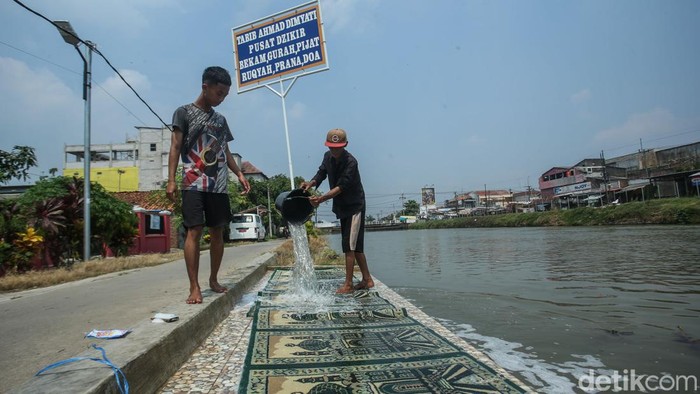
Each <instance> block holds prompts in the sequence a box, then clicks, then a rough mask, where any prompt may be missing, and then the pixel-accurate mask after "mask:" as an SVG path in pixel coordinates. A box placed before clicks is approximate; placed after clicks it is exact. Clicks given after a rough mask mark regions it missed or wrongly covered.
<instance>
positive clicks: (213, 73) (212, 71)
mask: <svg viewBox="0 0 700 394" xmlns="http://www.w3.org/2000/svg"><path fill="white" fill-rule="evenodd" d="M202 83H206V84H207V85H215V84H217V83H220V84H222V85H226V86H231V76H230V75H229V73H228V71H226V69H224V68H222V67H219V66H212V67H207V68H206V69H205V70H204V73H203V74H202Z"/></svg>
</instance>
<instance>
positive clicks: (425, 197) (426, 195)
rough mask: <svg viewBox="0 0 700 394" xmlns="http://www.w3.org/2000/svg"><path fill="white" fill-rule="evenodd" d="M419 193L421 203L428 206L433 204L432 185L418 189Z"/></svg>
mask: <svg viewBox="0 0 700 394" xmlns="http://www.w3.org/2000/svg"><path fill="white" fill-rule="evenodd" d="M420 194H421V205H424V206H430V205H435V188H434V187H424V188H422V189H421V190H420Z"/></svg>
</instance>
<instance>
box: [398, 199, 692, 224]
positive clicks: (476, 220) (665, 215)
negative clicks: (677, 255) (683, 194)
mask: <svg viewBox="0 0 700 394" xmlns="http://www.w3.org/2000/svg"><path fill="white" fill-rule="evenodd" d="M628 224H700V198H697V197H688V198H666V199H657V200H651V201H646V202H630V203H626V204H621V205H609V206H605V207H602V208H589V207H585V208H575V209H567V210H554V211H547V212H530V213H508V214H504V215H492V216H470V217H462V218H455V219H446V220H429V221H421V222H418V223H413V224H411V225H410V226H409V229H430V228H463V227H539V226H605V225H628Z"/></svg>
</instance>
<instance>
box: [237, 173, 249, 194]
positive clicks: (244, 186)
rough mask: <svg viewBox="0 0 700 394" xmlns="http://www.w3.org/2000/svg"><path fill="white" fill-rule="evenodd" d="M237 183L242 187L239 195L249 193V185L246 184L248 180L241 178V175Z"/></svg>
mask: <svg viewBox="0 0 700 394" xmlns="http://www.w3.org/2000/svg"><path fill="white" fill-rule="evenodd" d="M238 181H239V182H240V183H241V186H243V191H242V192H241V194H248V192H249V191H250V183H248V180H247V179H246V178H245V176H243V173H241V175H239V176H238Z"/></svg>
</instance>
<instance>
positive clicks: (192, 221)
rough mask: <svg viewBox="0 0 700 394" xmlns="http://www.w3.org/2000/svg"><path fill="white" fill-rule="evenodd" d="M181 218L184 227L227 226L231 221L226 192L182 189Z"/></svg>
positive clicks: (229, 205)
mask: <svg viewBox="0 0 700 394" xmlns="http://www.w3.org/2000/svg"><path fill="white" fill-rule="evenodd" d="M182 219H183V223H182V224H183V225H184V226H185V228H190V227H196V226H202V225H205V226H207V227H223V226H228V224H229V223H230V222H231V204H230V203H229V200H228V194H226V193H207V192H200V191H195V190H183V191H182Z"/></svg>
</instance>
